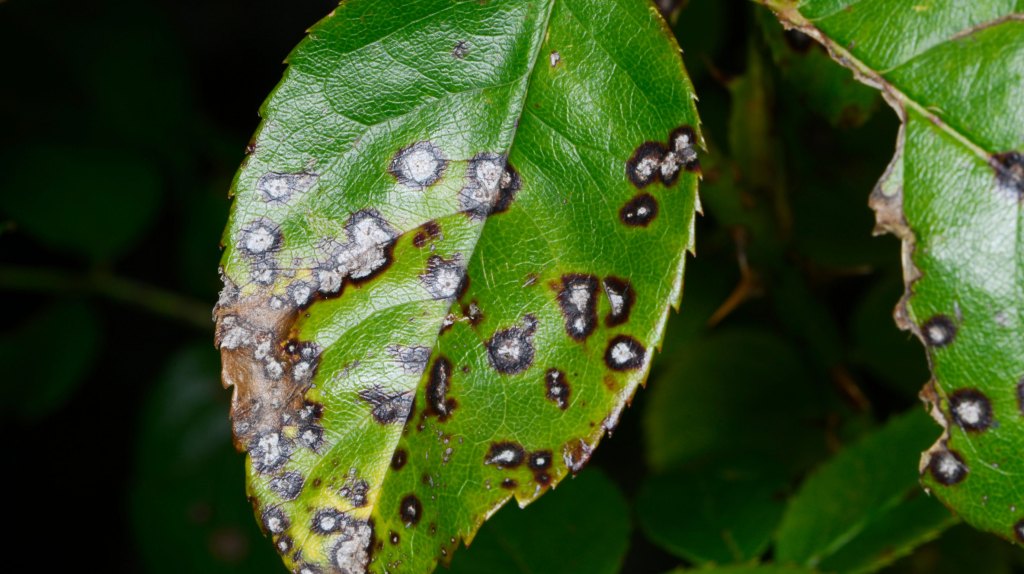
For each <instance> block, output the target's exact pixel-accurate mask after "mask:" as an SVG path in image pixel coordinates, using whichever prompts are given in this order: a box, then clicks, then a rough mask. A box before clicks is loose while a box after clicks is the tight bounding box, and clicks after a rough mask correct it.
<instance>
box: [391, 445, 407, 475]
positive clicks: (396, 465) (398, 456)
mask: <svg viewBox="0 0 1024 574" xmlns="http://www.w3.org/2000/svg"><path fill="white" fill-rule="evenodd" d="M408 461H409V453H408V452H407V451H406V450H405V449H404V448H399V449H396V450H395V454H393V455H392V456H391V469H392V470H402V467H404V466H405V463H406V462H408Z"/></svg>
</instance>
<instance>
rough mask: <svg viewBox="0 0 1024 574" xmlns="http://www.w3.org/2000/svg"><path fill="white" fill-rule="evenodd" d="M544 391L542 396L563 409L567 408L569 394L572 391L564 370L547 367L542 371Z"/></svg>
mask: <svg viewBox="0 0 1024 574" xmlns="http://www.w3.org/2000/svg"><path fill="white" fill-rule="evenodd" d="M544 391H545V392H544V396H545V397H547V399H548V400H549V401H551V402H553V403H555V404H556V405H558V408H560V409H562V410H563V411H564V410H565V409H567V408H569V395H570V393H571V392H572V388H571V386H570V385H569V379H568V378H567V377H566V376H565V372H564V371H560V370H558V369H548V370H547V372H546V373H544Z"/></svg>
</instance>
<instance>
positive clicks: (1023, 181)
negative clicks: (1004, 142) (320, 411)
mask: <svg viewBox="0 0 1024 574" xmlns="http://www.w3.org/2000/svg"><path fill="white" fill-rule="evenodd" d="M992 159H993V162H992V165H993V167H994V168H995V170H996V180H997V181H998V182H999V187H1000V188H1001V189H1002V190H1004V192H1005V193H1007V194H1008V195H1009V196H1010V197H1012V198H1014V199H1017V200H1019V201H1024V154H1022V153H1020V152H1018V151H1008V152H1006V153H1000V154H996V155H994V156H992Z"/></svg>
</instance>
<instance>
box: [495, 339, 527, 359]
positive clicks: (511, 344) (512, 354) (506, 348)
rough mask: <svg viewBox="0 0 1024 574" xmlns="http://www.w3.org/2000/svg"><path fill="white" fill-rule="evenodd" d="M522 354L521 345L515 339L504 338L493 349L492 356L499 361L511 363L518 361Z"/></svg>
mask: <svg viewBox="0 0 1024 574" xmlns="http://www.w3.org/2000/svg"><path fill="white" fill-rule="evenodd" d="M522 352H523V346H522V343H521V341H520V340H519V339H518V338H515V337H508V338H505V339H504V340H503V341H501V343H499V344H498V346H497V348H495V349H494V354H495V355H497V356H498V357H499V358H500V359H502V360H504V361H508V362H513V363H514V362H517V361H519V356H520V355H521V354H522Z"/></svg>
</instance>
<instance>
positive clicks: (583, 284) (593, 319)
mask: <svg viewBox="0 0 1024 574" xmlns="http://www.w3.org/2000/svg"><path fill="white" fill-rule="evenodd" d="M558 306H559V307H560V308H561V309H562V316H563V317H564V319H565V331H566V333H568V334H569V336H570V337H572V338H573V339H574V340H576V341H585V340H586V339H587V337H589V336H590V334H591V333H593V332H594V329H595V328H596V327H597V277H594V276H593V275H583V274H579V273H572V274H568V275H563V276H562V285H561V288H560V289H559V291H558Z"/></svg>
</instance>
